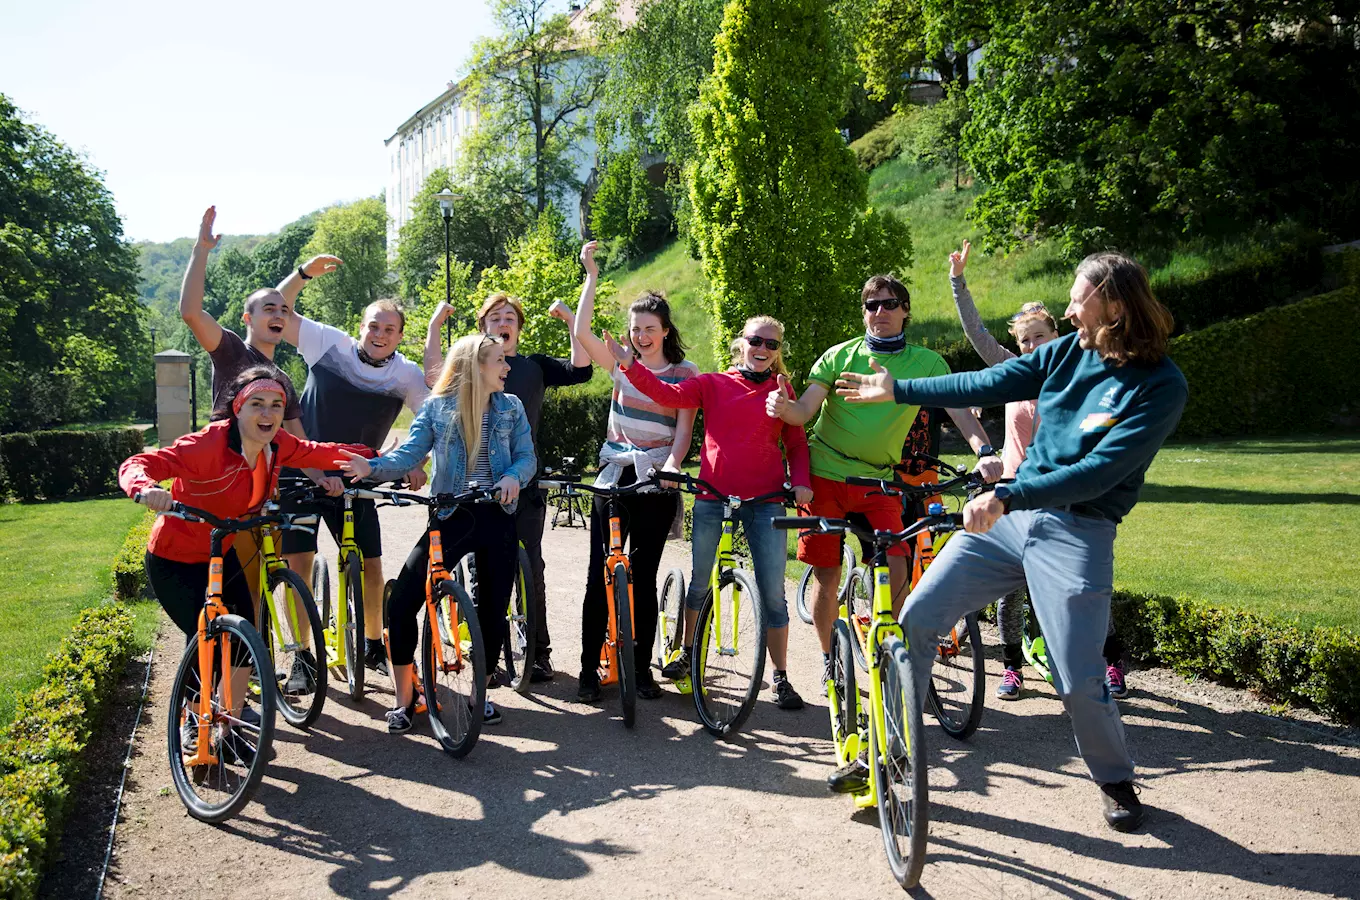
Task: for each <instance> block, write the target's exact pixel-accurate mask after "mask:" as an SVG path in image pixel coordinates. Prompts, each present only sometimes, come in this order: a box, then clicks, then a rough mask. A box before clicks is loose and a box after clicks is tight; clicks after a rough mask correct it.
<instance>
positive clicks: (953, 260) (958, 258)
mask: <svg viewBox="0 0 1360 900" xmlns="http://www.w3.org/2000/svg"><path fill="white" fill-rule="evenodd" d="M972 249H973V245H972V244H970V243H969V242H968V241H964V242H963V252H962V253H960V252H959V251H958V250H955V251H954V252H953V253H951V254H949V275H950V277H952V278H958V277H959V276H960V275H962V274H963V269H964V266H966V265H968V253H969V252H970V251H971V250H972Z"/></svg>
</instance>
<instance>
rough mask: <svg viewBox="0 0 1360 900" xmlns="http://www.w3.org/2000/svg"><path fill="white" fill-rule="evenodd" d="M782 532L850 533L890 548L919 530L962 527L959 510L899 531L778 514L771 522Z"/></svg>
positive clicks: (842, 521)
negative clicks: (876, 529)
mask: <svg viewBox="0 0 1360 900" xmlns="http://www.w3.org/2000/svg"><path fill="white" fill-rule="evenodd" d="M771 524H772V525H773V526H774V527H775V528H776V529H779V530H781V531H795V530H796V531H814V532H817V533H818V534H838V533H843V532H847V531H848V532H850V533H851V534H853V535H855V536H856V537H858V538H860V539H861V540H863V541H866V542H868V543H871V544H873V545H874V546H876V547H890V546H892V545H893V544H900V543H901V542H902V541H905V540H909V539H910V538H913V537H915V536H916V535H918V534H920V533H921V532H922V531H930V532H932V533H939V532H942V531H958V530H959V529H960V528H962V527H963V514H962V513H941V514H940V515H937V516H925V517H923V518H920V519H917V520H916V521H915V522H913V523H912V524H911V525H910V526H908V527H907V528H904V529H903V530H901V531H874V530H873V529H870V528H861V527H860V526H858V525H856V524H854V523H853V522H850V521H849V520H847V519H828V518H826V517H825V516H778V517H777V518H775V519H774V520H773V521H772V523H771Z"/></svg>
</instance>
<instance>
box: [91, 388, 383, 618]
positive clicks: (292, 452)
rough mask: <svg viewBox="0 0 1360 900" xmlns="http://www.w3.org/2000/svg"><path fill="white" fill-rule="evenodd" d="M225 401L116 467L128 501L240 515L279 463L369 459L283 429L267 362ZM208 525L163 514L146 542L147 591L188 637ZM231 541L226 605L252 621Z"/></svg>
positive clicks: (201, 583) (261, 494)
mask: <svg viewBox="0 0 1360 900" xmlns="http://www.w3.org/2000/svg"><path fill="white" fill-rule="evenodd" d="M226 397H227V399H226V408H224V409H219V410H216V411H214V413H213V419H214V421H213V422H212V423H210V424H209V425H208V426H207V427H206V428H204V429H203V430H202V431H199V432H195V433H194V434H186V435H185V436H184V437H182V438H180V439H179V440H177V441H175V442H174V443H173V444H171V445H170V446H169V447H163V448H161V449H160V450H152V451H151V452H149V453H139V454H137V455H136V456H133V457H130V458H129V459H127V460H125V461H124V462H123V465H122V466H121V467H119V469H118V485H119V487H121V488H122V489H123V490H124V491H125V492H126V493H127V495H128V496H129V497H132V496H134V495H136V494H138V493H140V494H141V498H140V499H141V502H142V503H143V504H145V505H146V506H148V507H150V508H151V509H154V510H156V511H158V512H165V511H166V510H168V509H170V507H171V505H172V504H174V503H175V502H176V501H179V502H182V503H184V504H186V505H188V506H196V507H198V508H200V509H204V510H207V511H208V512H210V513H212V514H213V515H215V516H217V517H218V518H242V517H245V516H247V515H250V514H251V513H254V512H255V511H257V510H258V509H259V508H260V505H261V504H262V503H264V501H265V499H266V498H268V497H269V496H271V495H272V494H273V493H274V490H275V488H276V487H277V486H278V483H279V469H280V468H281V467H282V466H293V467H297V468H318V469H333V468H335V467H336V460H337V459H338V458H339V456H340V454H339V452H338V451H339V450H340V449H341V448H344V449H346V450H352V451H354V452H355V453H361V454H363V455H365V456H372V455H373V451H372V450H369V449H368V448H367V447H360V446H358V445H355V444H325V443H318V442H315V441H304V440H300V439H298V438H295V437H293V436H292V435H291V434H289V433H288V432H286V431H282V430H280V426H281V425H282V424H283V410H284V391H283V386H282V385H281V384H279V383H278V382H277V381H275V380H274V378H273V375H272V373H271V372H270V370H269V369H268V368H266V367H264V366H255V367H252V368H249V369H246V370H245V371H244V372H242V373H241V374H240V375H238V376H236V378H235V379H234V380H233V381H232V384H231V386H230V387H229V388H228V390H227V394H226ZM167 478H173V479H174V481H173V482H172V483H171V485H170V490H168V491H167V490H165V489H164V488H161V487H159V486H158V482H161V481H164V480H166V479H167ZM211 530H212V528H211V526H209V525H207V524H205V523H202V522H186V521H184V520H183V519H178V518H174V517H173V516H160V517H158V518H157V519H156V524H155V525H154V526H152V529H151V541H150V543H149V544H148V545H147V550H146V574H147V578H148V580H149V581H150V582H151V589H152V590H153V591H154V592H155V595H156V599H157V600H159V601H160V604H161V606H163V607H164V608H165V611H166V612H167V613H169V615H170V618H171V619H173V620H174V622H175V624H176V625H178V626H179V627H180V630H181V631H183V632H184V634H185V636H186V637H191V636H192V635H193V634H195V633H196V632H197V630H198V614H199V611H200V610H202V608H203V598H204V595H205V592H206V591H207V588H208V560H209V545H208V538H209V532H211ZM233 537H234V536H230V535H229V536H228V537H227V538H226V539H225V540H224V541H223V542H222V550H223V557H222V576H223V577H222V602H223V603H224V604H225V605H226V607H227V610H228V611H229V612H231V613H234V614H235V615H238V616H241V617H242V618H244V619H245V620H246V621H248V622H251V623H253V622H254V621H255V615H254V613H255V603H254V600H253V598H251V596H250V592H249V590H248V589H247V588H246V580H245V576H244V574H243V573H242V571H241V563H240V561H239V560H237V558H236V553H235V552H234V551H231V544H232V539H233ZM228 551H231V552H228Z"/></svg>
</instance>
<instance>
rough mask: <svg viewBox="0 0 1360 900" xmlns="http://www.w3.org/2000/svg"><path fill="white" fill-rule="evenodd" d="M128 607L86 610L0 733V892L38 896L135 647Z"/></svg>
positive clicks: (4, 895)
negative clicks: (87, 755)
mask: <svg viewBox="0 0 1360 900" xmlns="http://www.w3.org/2000/svg"><path fill="white" fill-rule="evenodd" d="M132 639H133V631H132V613H131V612H130V611H129V610H127V609H126V608H124V607H121V606H117V605H113V604H106V605H103V606H98V607H92V608H90V609H87V610H85V611H83V612H82V613H81V614H80V617H79V618H78V619H77V620H76V624H75V627H74V628H73V629H72V630H71V634H70V635H69V636H67V637H66V638H64V639H63V640H62V642H61V645H60V646H59V647H58V648H57V650H56V652H55V653H54V654H53V655H52V657H51V658H50V659H49V660H48V662H47V665H46V667H45V668H44V669H43V681H42V684H41V685H39V686H38V688H37V690H35V691H33V693H31V694H29V695H27V696H25V697H20V698H19V703H18V707H17V711H16V714H15V717H14V721H13V722H11V723H10V724H9V726H8V727H7V728H6V729H4V731H3V732H0V898H6V900H9V898H31V897H34V896H36V895H37V892H38V884H39V882H40V881H41V879H42V873H43V869H44V868H45V867H46V865H47V863H48V862H49V860H50V858H51V856H52V853H53V851H54V850H55V849H56V847H57V844H58V841H59V840H60V837H61V829H62V825H63V821H64V819H65V816H66V813H67V811H68V809H69V802H70V799H71V796H72V790H73V788H74V786H75V784H76V783H77V781H78V780H79V778H80V776H81V774H82V769H83V759H82V754H83V752H84V750H85V748H86V746H87V745H88V744H89V742H90V740H91V738H92V737H93V736H94V734H95V730H96V728H97V726H98V725H99V721H100V718H101V716H102V714H103V712H104V707H105V705H106V704H107V702H108V700H109V699H110V697H111V696H112V694H113V691H114V688H115V687H116V686H117V684H118V680H119V678H120V677H121V676H122V673H123V669H124V666H125V665H126V663H127V658H128V654H129V652H130V651H131V648H132Z"/></svg>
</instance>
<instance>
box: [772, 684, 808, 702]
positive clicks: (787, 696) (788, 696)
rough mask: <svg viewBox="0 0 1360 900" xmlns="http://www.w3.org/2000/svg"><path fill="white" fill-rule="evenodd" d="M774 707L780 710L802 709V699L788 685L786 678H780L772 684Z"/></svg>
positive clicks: (791, 686)
mask: <svg viewBox="0 0 1360 900" xmlns="http://www.w3.org/2000/svg"><path fill="white" fill-rule="evenodd" d="M774 697H775V705H776V706H778V707H779V708H780V709H802V708H803V698H802V697H800V696H798V692H797V691H795V690H794V689H793V685H791V684H789V680H788V679H787V678H781V679H779V680H778V681H776V682H775V683H774Z"/></svg>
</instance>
